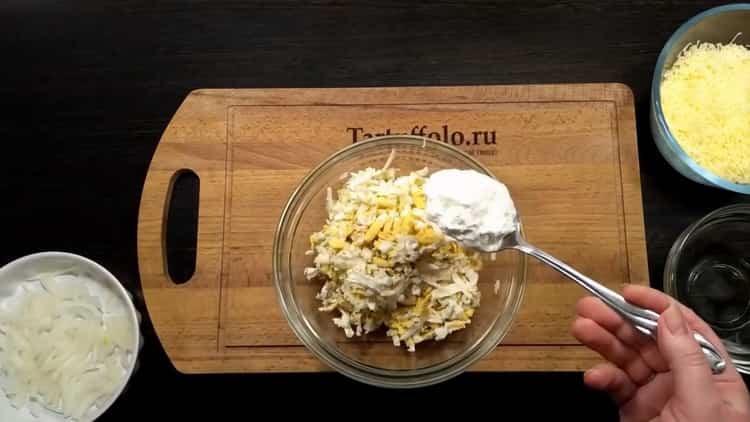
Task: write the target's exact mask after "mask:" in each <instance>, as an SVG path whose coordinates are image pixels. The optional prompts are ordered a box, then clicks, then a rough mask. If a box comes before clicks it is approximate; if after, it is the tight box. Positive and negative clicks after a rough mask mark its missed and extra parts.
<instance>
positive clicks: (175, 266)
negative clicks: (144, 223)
mask: <svg viewBox="0 0 750 422" xmlns="http://www.w3.org/2000/svg"><path fill="white" fill-rule="evenodd" d="M199 202H200V179H199V178H198V175H197V174H195V172H193V171H192V170H180V171H178V172H177V173H175V175H174V177H172V186H171V189H170V195H169V197H168V198H167V204H168V208H167V213H166V216H165V217H166V222H165V228H164V231H165V245H164V248H165V249H166V252H165V254H166V256H165V258H166V266H167V273H168V274H169V278H171V279H172V281H173V282H174V283H175V284H184V283H187V282H188V281H189V280H190V279H191V278H192V277H193V274H195V261H196V255H197V253H196V249H197V245H198V204H199Z"/></svg>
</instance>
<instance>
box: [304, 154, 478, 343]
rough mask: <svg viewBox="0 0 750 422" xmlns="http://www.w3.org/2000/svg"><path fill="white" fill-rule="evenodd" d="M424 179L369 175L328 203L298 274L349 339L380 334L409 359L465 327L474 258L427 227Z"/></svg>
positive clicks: (472, 301) (474, 290) (472, 303)
mask: <svg viewBox="0 0 750 422" xmlns="http://www.w3.org/2000/svg"><path fill="white" fill-rule="evenodd" d="M390 161H392V157H391V158H390V159H389V163H390ZM428 174H429V169H428V168H424V169H421V170H419V171H413V172H410V173H409V174H407V175H403V176H399V175H398V174H397V171H396V169H393V168H389V167H388V166H386V167H384V168H382V169H374V168H367V169H364V170H362V171H358V172H351V173H347V174H346V175H344V176H342V180H345V182H344V185H343V187H342V188H341V189H339V190H338V191H337V192H336V195H335V197H334V194H333V191H332V190H331V191H330V192H329V193H328V194H327V195H326V210H327V215H328V218H327V221H326V223H325V225H324V226H323V227H322V229H321V230H320V231H318V232H315V233H313V234H312V235H311V236H310V245H311V250H310V251H308V254H310V255H313V256H314V258H313V261H312V266H310V267H308V268H306V269H305V272H304V273H305V276H306V277H307V278H308V279H310V280H318V281H320V282H321V283H322V287H321V289H320V291H319V292H318V294H317V299H318V300H320V302H321V304H320V307H319V311H321V312H330V313H333V314H334V315H335V316H334V317H333V318H332V320H333V323H334V324H335V325H336V326H337V327H339V328H341V329H342V330H343V332H344V333H345V335H346V336H347V337H353V336H360V335H364V334H367V333H370V332H373V331H375V330H378V329H380V328H381V327H384V328H385V330H386V334H387V335H388V336H389V337H391V339H392V341H393V344H394V346H396V347H401V346H405V347H406V348H407V349H408V350H409V351H414V350H415V348H416V345H417V344H419V343H421V342H424V341H427V340H443V339H445V338H446V337H447V336H448V335H450V333H452V332H455V331H457V330H461V329H463V328H466V326H467V325H468V324H470V323H471V317H472V316H473V315H474V310H475V309H476V308H477V307H478V306H479V302H480V292H479V288H478V286H477V282H478V271H479V270H480V268H481V259H480V255H479V254H478V253H477V252H475V251H471V250H466V249H464V248H463V247H462V246H461V245H459V244H458V243H457V242H455V241H453V240H452V239H450V238H448V237H446V236H445V235H444V234H443V233H442V232H441V231H440V230H439V229H438V228H437V227H435V226H433V225H432V224H431V223H429V222H428V221H427V220H426V219H425V211H424V210H425V206H426V197H425V194H424V191H423V186H424V183H425V177H426V176H427V175H428Z"/></svg>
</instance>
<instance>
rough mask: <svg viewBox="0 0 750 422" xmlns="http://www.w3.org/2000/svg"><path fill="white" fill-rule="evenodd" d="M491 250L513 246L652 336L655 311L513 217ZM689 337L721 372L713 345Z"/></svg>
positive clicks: (722, 364)
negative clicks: (549, 247)
mask: <svg viewBox="0 0 750 422" xmlns="http://www.w3.org/2000/svg"><path fill="white" fill-rule="evenodd" d="M493 249H496V250H493V251H485V252H499V251H501V250H503V249H515V250H518V251H521V252H523V253H525V254H527V255H531V256H533V257H535V258H537V259H538V260H540V261H542V262H544V263H545V264H547V265H549V266H551V267H552V268H554V269H556V270H557V271H559V272H560V273H562V274H563V275H565V276H567V277H569V278H570V279H572V280H573V281H575V282H576V283H578V284H579V285H580V286H581V287H583V288H584V289H586V290H588V291H589V293H591V294H592V295H594V296H596V297H598V298H599V299H601V300H602V301H603V302H604V303H605V304H607V305H608V306H609V307H610V308H612V309H613V310H614V311H615V312H617V313H618V314H620V316H622V318H623V319H625V320H626V321H628V322H630V323H631V324H632V325H633V326H634V327H635V328H636V329H637V330H638V331H640V332H641V333H643V334H646V335H647V336H650V337H652V338H656V329H657V326H658V320H659V314H657V313H656V312H654V311H651V310H649V309H645V308H641V307H639V306H635V305H633V304H631V303H628V302H627V301H626V300H625V298H623V297H622V296H621V295H619V294H618V293H616V292H614V291H612V290H610V289H608V288H607V287H604V286H603V285H602V284H600V283H598V282H596V281H594V280H592V279H591V278H589V277H586V276H585V275H583V274H581V273H580V272H578V271H576V270H575V269H574V268H573V267H571V266H570V265H568V264H566V263H564V262H562V261H560V260H559V259H557V258H555V257H553V256H552V255H550V254H548V253H546V252H544V251H542V250H541V249H539V248H537V247H535V246H533V245H531V244H529V243H528V242H527V241H526V240H525V239H524V238H523V236H522V235H521V230H520V223H519V222H518V220H517V219H516V221H515V231H513V232H512V233H509V234H507V235H505V236H504V237H503V238H502V239H501V240H500V243H499V247H497V248H493ZM693 337H694V338H695V340H696V341H697V342H698V344H699V345H700V347H701V350H702V351H703V354H704V355H705V356H706V359H707V360H708V364H709V366H710V367H711V371H712V372H713V373H714V374H719V373H722V372H724V369H725V368H726V362H725V361H724V358H723V357H722V356H721V354H719V352H718V350H717V349H716V347H714V345H713V344H711V343H710V342H709V341H708V340H706V339H705V338H704V337H703V336H702V335H700V334H698V333H693Z"/></svg>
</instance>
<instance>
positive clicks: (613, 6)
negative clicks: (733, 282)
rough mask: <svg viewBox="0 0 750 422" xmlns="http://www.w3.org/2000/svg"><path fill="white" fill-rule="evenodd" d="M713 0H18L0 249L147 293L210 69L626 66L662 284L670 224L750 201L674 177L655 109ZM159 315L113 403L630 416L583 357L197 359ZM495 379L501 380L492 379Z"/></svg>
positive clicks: (504, 75)
mask: <svg viewBox="0 0 750 422" xmlns="http://www.w3.org/2000/svg"><path fill="white" fill-rule="evenodd" d="M716 4H719V3H713V2H707V1H663V0H659V1H630V2H624V1H604V0H586V1H566V0H556V1H541V0H525V1H516V2H513V1H498V2H489V1H468V0H463V1H431V2H420V1H414V2H408V3H407V2H395V1H383V2H380V3H378V4H377V5H376V2H368V1H363V2H355V1H314V2H293V1H281V0H279V1H276V2H264V1H189V2H188V1H185V2H180V1H163V2H155V1H151V0H148V1H146V0H144V1H130V2H124V1H105V0H95V1H91V0H85V1H84V0H79V1H72V0H59V1H54V0H47V1H31V0H5V1H3V2H2V4H0V52H2V65H1V66H0V69H2V71H0V75H2V79H1V80H0V105H1V106H2V114H0V116H2V123H1V124H0V139H1V140H2V145H3V147H4V148H3V151H2V153H1V154H0V176H2V177H1V178H0V180H1V182H0V241H1V243H0V245H1V246H0V264H4V263H6V262H8V261H10V260H12V259H14V258H17V257H19V256H22V255H25V254H29V253H33V252H37V251H44V250H63V251H70V252H74V253H80V254H84V255H86V256H88V257H90V258H92V259H94V260H96V261H98V262H100V263H102V264H103V265H105V266H106V267H108V268H109V269H110V270H112V271H113V272H114V274H115V275H116V276H118V277H119V278H120V279H121V280H122V281H123V282H124V283H125V284H126V285H127V287H128V288H129V289H130V290H131V291H132V292H133V293H134V294H135V296H136V300H137V304H138V306H139V307H140V308H141V309H142V310H145V308H144V306H143V301H142V296H141V295H140V293H139V281H138V267H137V260H136V221H137V212H138V205H139V199H140V193H141V187H142V184H143V181H144V177H145V174H146V170H147V168H148V164H149V160H150V158H151V155H152V153H153V151H154V148H155V147H156V144H157V141H158V139H159V136H160V134H161V132H162V130H163V129H164V128H165V126H166V124H167V122H168V121H169V119H170V117H171V115H172V113H173V112H174V111H175V110H176V108H177V106H178V105H179V104H180V102H181V101H182V99H183V98H184V96H185V95H186V94H187V93H188V92H189V91H190V90H192V89H195V88H222V87H246V88H251V87H334V86H395V85H448V84H450V85H464V84H466V85H468V84H514V83H553V82H555V83H557V82H623V83H626V84H628V85H629V86H630V87H631V88H632V89H633V92H634V93H635V97H636V102H637V117H638V136H639V146H640V158H641V175H642V183H643V201H644V205H645V212H646V231H647V242H648V258H649V266H650V275H651V282H652V284H653V285H654V286H658V287H660V286H661V276H662V267H663V265H664V260H665V257H666V254H667V251H668V249H669V247H670V246H671V242H672V241H673V240H674V239H675V237H676V236H677V235H678V234H679V233H680V232H681V231H682V230H683V229H684V228H685V227H686V226H687V225H688V224H689V223H691V222H692V221H694V220H695V219H697V218H698V217H700V216H702V215H703V214H705V213H707V212H709V211H710V210H712V209H714V208H717V207H719V206H722V205H727V204H730V203H734V202H740V201H747V199H746V198H744V197H742V196H740V195H734V194H731V193H727V192H722V191H719V190H714V189H710V188H706V187H703V186H699V185H697V184H694V183H691V182H689V181H687V180H686V179H684V178H682V177H681V176H679V175H678V174H677V173H676V172H674V171H673V170H672V169H671V168H670V167H669V166H668V165H667V164H666V162H665V161H664V160H663V159H662V158H661V156H660V155H659V154H658V152H657V150H656V148H655V147H654V144H653V142H652V139H651V135H650V132H649V126H648V114H647V113H648V100H649V88H650V81H651V77H652V71H653V67H654V64H655V61H656V57H657V55H658V54H659V51H660V49H661V47H662V45H663V44H664V42H665V41H666V39H667V38H668V37H669V35H670V34H671V32H672V31H674V30H675V29H676V28H677V26H678V25H679V24H680V23H681V22H683V21H684V20H686V19H687V18H689V17H690V16H692V15H694V14H696V13H698V12H700V11H702V10H704V9H706V8H709V7H711V6H713V5H716ZM571 312H572V308H571ZM144 331H145V333H144V334H145V337H146V346H145V348H144V350H143V353H142V356H141V367H140V370H139V371H138V372H137V373H136V375H135V376H134V378H133V381H132V384H131V386H130V389H129V391H127V392H126V393H125V395H124V396H122V397H121V399H120V400H119V401H118V402H117V403H116V404H115V405H114V407H113V408H112V409H111V410H110V411H109V412H108V413H107V414H106V416H105V417H104V418H103V420H133V419H134V418H136V417H141V418H143V417H146V418H145V419H144V420H151V417H152V416H153V415H156V414H163V415H165V417H164V419H167V420H182V419H185V420H192V419H195V418H196V415H197V414H198V412H201V411H209V412H212V414H213V415H214V417H210V418H208V419H207V420H234V419H238V420H239V419H240V418H244V417H243V416H237V415H236V414H234V413H232V412H236V411H241V412H243V413H240V415H249V417H257V415H258V413H255V412H256V411H257V410H259V409H262V408H269V409H274V410H275V411H276V413H275V415H278V414H280V412H279V411H280V410H281V411H285V410H302V411H308V412H315V413H318V414H320V415H335V417H342V416H343V415H344V414H343V413H342V412H336V411H334V409H337V408H338V407H339V406H340V405H341V404H343V403H344V402H348V403H349V404H354V403H359V402H361V403H367V404H371V403H379V404H384V403H385V404H386V405H387V407H388V409H389V410H386V411H385V412H386V414H388V416H389V417H396V416H397V415H398V414H399V412H398V411H397V410H396V409H395V407H396V406H398V404H401V405H405V407H406V408H407V409H405V411H406V412H407V413H414V412H416V411H418V410H421V409H425V410H428V411H429V410H432V411H435V410H438V411H440V410H443V406H440V404H442V403H443V402H445V403H449V402H450V400H457V401H459V402H460V403H461V404H460V405H458V406H471V408H486V409H487V410H489V411H491V412H493V413H495V414H496V412H498V411H503V410H506V409H514V411H521V415H524V416H523V418H524V419H525V418H528V420H535V419H537V418H539V417H541V416H542V415H547V416H550V415H552V416H554V417H556V418H560V420H568V419H572V418H574V417H577V418H579V417H581V416H590V417H591V418H593V419H595V420H599V421H604V420H616V409H615V408H614V406H613V405H611V404H610V402H609V401H608V399H607V398H606V397H605V396H603V395H601V394H598V393H595V392H591V391H589V390H587V389H586V388H585V387H584V386H583V385H582V382H581V374H579V373H563V374H560V373H556V374H539V373H537V374H465V375H463V376H461V377H459V378H457V379H455V380H453V381H450V382H447V383H445V384H443V385H440V386H437V387H432V388H427V389H423V390H419V391H410V392H392V391H384V390H378V389H373V388H369V387H365V386H362V385H359V384H355V383H354V382H351V381H348V380H347V379H345V378H343V377H341V376H338V375H335V374H323V375H273V376H267V375H215V376H186V375H181V374H179V373H177V372H176V371H175V370H174V369H173V368H172V367H171V365H170V363H169V361H168V360H167V358H166V355H165V354H164V352H163V351H162V349H161V347H160V345H159V342H158V339H157V338H156V336H155V335H154V333H153V328H152V327H151V326H150V324H149V323H148V320H147V319H146V321H145V322H144ZM481 390H486V391H491V392H492V393H491V394H492V396H491V397H484V398H480V397H479V396H478V394H477V393H478V391H481ZM325 396H327V398H323V397H325ZM271 397H280V398H282V400H285V402H286V403H289V404H291V405H287V406H285V405H279V404H272V403H271V402H270V401H269V400H268V399H269V398H271ZM525 397H530V398H532V401H531V402H530V403H532V404H528V403H529V402H523V400H521V398H525ZM299 400H303V401H309V402H310V403H311V404H313V407H309V406H305V405H304V404H300V405H298V404H297V403H299ZM412 403H414V405H411V404H412ZM246 409H252V410H253V413H252V414H249V413H247V412H246V411H245V410H246ZM311 409H313V410H311ZM230 415H235V416H230ZM351 415H352V416H346V417H356V416H355V415H356V414H351ZM391 415H392V416H391ZM513 420H521V417H515V418H513ZM578 420H580V419H578Z"/></svg>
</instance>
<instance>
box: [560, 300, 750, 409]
mask: <svg viewBox="0 0 750 422" xmlns="http://www.w3.org/2000/svg"><path fill="white" fill-rule="evenodd" d="M623 296H624V297H625V299H626V300H627V301H628V302H631V303H633V304H635V305H639V306H642V307H644V308H648V309H651V310H653V311H655V312H657V313H659V314H660V315H661V316H660V317H659V328H658V330H657V340H656V341H653V340H652V339H650V338H649V337H647V336H645V335H643V334H641V333H640V332H639V331H637V330H636V329H635V328H633V326H631V325H630V324H629V323H628V322H625V321H624V320H623V319H622V318H621V317H620V316H619V315H618V314H617V313H615V311H613V310H612V309H610V308H609V307H608V306H607V305H605V304H604V303H603V302H602V301H601V300H599V299H597V298H594V297H585V298H583V299H581V300H580V301H579V302H578V304H577V306H576V313H577V315H576V319H575V321H574V322H573V327H572V332H573V335H574V336H575V337H576V338H577V339H578V340H579V341H580V342H581V343H583V344H584V345H586V346H588V347H589V348H591V349H592V350H594V351H596V352H597V353H599V354H600V355H602V357H604V358H605V359H606V360H607V361H609V362H607V363H603V364H600V365H597V366H595V367H594V368H592V369H589V370H588V371H586V373H585V374H584V382H585V383H586V385H588V386H589V387H591V388H594V389H597V390H603V391H606V392H607V393H609V394H610V396H612V398H613V399H614V400H615V402H616V403H617V404H618V406H619V407H620V422H653V421H659V422H706V421H722V422H740V421H742V422H747V421H750V396H748V390H747V387H746V386H745V383H744V382H743V380H742V377H740V375H739V373H738V372H737V369H736V368H735V367H734V365H733V364H732V362H731V360H730V359H729V356H728V354H727V351H726V349H725V348H724V346H723V344H722V343H721V341H720V340H719V338H718V337H717V336H716V334H715V333H714V332H713V330H711V328H710V327H709V326H708V325H707V324H706V323H705V322H704V321H703V320H701V319H700V318H699V317H698V316H697V315H696V314H695V313H694V312H693V311H691V310H690V309H688V308H687V307H685V306H684V305H681V304H680V303H678V302H677V301H675V300H674V299H672V298H671V297H669V296H667V295H666V294H664V293H662V292H660V291H658V290H654V289H651V288H648V287H642V286H628V287H626V288H625V289H624V291H623ZM693 331H696V332H698V333H700V334H702V335H703V336H704V337H705V338H706V339H707V340H709V341H710V342H711V343H713V344H714V345H715V346H716V347H717V348H718V349H719V352H720V353H721V354H722V355H723V356H724V358H725V359H726V361H727V367H726V369H725V370H724V372H723V373H721V374H717V375H713V374H712V373H711V369H710V368H709V367H708V363H707V361H706V359H705V357H704V355H703V352H702V351H701V349H700V346H699V345H698V343H697V342H696V341H695V339H694V338H693V335H692V333H693Z"/></svg>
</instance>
